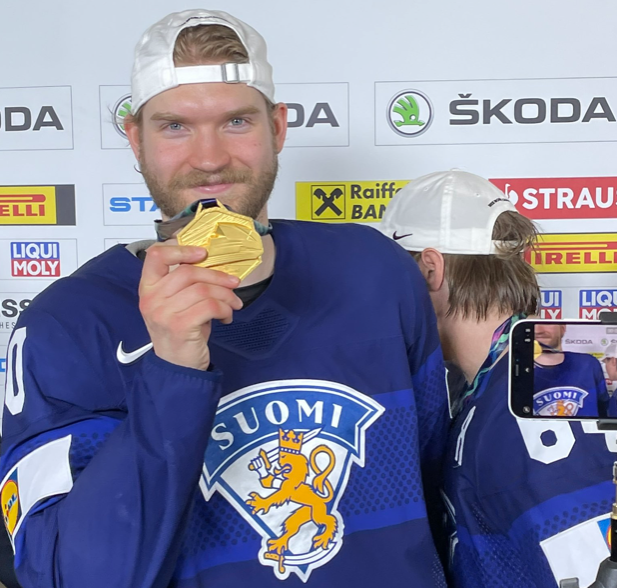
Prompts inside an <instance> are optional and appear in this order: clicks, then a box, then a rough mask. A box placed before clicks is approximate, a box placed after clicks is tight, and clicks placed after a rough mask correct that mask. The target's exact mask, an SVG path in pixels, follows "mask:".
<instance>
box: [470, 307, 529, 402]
mask: <svg viewBox="0 0 617 588" xmlns="http://www.w3.org/2000/svg"><path fill="white" fill-rule="evenodd" d="M524 318H527V315H525V314H523V313H520V314H515V315H514V316H511V317H510V318H509V319H506V320H505V321H504V322H503V323H502V324H501V325H499V326H498V327H497V329H495V332H494V333H493V338H492V340H491V347H490V349H489V351H488V355H487V356H486V359H485V360H484V363H483V364H482V365H481V366H480V369H479V370H478V373H477V374H476V377H475V378H474V379H473V382H472V383H471V384H467V386H465V388H464V390H463V393H462V394H461V400H462V402H463V403H465V402H469V400H471V399H472V398H473V397H474V396H475V395H476V392H477V391H478V388H479V387H480V384H481V383H482V380H483V379H484V376H485V375H486V374H487V373H488V372H489V371H491V368H492V367H493V366H494V365H495V363H496V362H497V360H498V359H499V358H500V357H501V354H502V353H503V351H504V349H506V347H507V346H508V342H509V339H510V331H511V330H512V327H513V326H514V325H515V324H516V323H517V322H518V321H520V320H521V319H524Z"/></svg>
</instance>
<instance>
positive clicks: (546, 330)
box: [535, 323, 566, 349]
mask: <svg viewBox="0 0 617 588" xmlns="http://www.w3.org/2000/svg"><path fill="white" fill-rule="evenodd" d="M565 333H566V328H565V326H562V325H550V324H548V325H547V324H544V323H537V324H536V326H535V337H536V340H537V341H539V342H540V343H542V344H544V345H548V346H549V347H552V348H553V349H561V340H562V338H563V336H564V335H565Z"/></svg>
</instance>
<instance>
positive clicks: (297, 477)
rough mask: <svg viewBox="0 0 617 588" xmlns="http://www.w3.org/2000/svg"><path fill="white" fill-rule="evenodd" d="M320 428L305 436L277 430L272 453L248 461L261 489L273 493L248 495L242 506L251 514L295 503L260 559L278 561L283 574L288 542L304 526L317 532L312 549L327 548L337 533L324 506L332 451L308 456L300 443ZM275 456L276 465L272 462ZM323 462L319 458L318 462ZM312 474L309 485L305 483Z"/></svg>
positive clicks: (329, 488)
mask: <svg viewBox="0 0 617 588" xmlns="http://www.w3.org/2000/svg"><path fill="white" fill-rule="evenodd" d="M320 431H321V430H320V429H317V430H314V431H309V432H308V433H306V434H305V433H304V432H298V431H294V430H289V431H283V430H282V429H279V444H278V448H277V449H275V450H274V451H271V452H268V453H266V452H265V451H264V450H263V449H261V450H260V451H259V457H257V458H255V459H253V460H251V463H250V464H249V466H248V467H249V469H250V470H252V471H256V472H257V473H258V474H259V482H260V483H261V485H262V487H263V488H273V489H275V491H274V492H272V493H271V494H269V495H267V496H260V495H259V494H258V493H257V492H251V493H250V494H249V499H248V500H247V501H246V504H247V505H248V506H249V507H251V508H252V514H253V515H256V514H258V513H259V512H260V511H263V513H264V514H266V513H267V512H268V511H269V510H270V509H271V508H272V507H279V506H282V505H283V504H287V503H289V502H294V503H296V504H299V505H300V506H299V508H297V509H296V510H294V511H293V512H292V513H291V514H290V515H289V516H288V517H287V519H285V521H284V522H283V524H282V525H281V526H282V534H281V535H280V537H277V538H275V539H269V540H268V543H267V545H268V551H267V553H266V554H265V556H264V557H266V558H267V559H271V560H276V561H278V566H279V571H280V572H281V573H284V571H285V567H284V557H285V552H286V551H287V549H288V545H289V540H290V539H291V538H292V537H293V536H294V535H296V534H297V533H298V532H299V531H300V528H301V527H302V526H303V525H305V524H306V523H309V522H311V521H312V522H313V523H314V524H315V525H316V526H317V528H318V531H317V532H316V533H315V535H314V536H313V539H312V545H313V549H328V546H329V545H330V544H331V543H332V541H333V540H334V537H335V535H336V532H337V526H338V523H337V520H336V518H335V517H334V516H333V515H332V514H330V513H329V508H328V504H329V503H330V501H331V500H332V498H333V497H334V491H333V489H332V484H331V483H330V480H328V476H329V475H330V473H331V472H332V470H333V469H334V466H335V465H336V459H335V456H334V452H333V451H332V449H330V448H329V447H328V446H326V445H318V446H317V447H315V448H314V449H313V450H312V451H311V453H310V456H309V457H306V456H305V455H303V454H302V444H303V443H304V442H306V441H308V440H310V439H312V438H314V437H316V436H317V435H318V434H319V433H320ZM276 454H278V465H276V463H273V461H275V459H276ZM320 455H325V456H327V460H328V461H327V464H326V465H325V467H321V466H320V464H319V463H318V458H319V456H320ZM319 461H321V462H322V463H323V458H320V460H319ZM310 475H313V479H312V482H310V483H309V482H308V481H307V480H308V478H309V476H310Z"/></svg>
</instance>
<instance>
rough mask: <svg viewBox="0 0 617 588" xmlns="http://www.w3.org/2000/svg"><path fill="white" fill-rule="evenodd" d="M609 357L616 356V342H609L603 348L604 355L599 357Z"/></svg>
mask: <svg viewBox="0 0 617 588" xmlns="http://www.w3.org/2000/svg"><path fill="white" fill-rule="evenodd" d="M611 357H617V343H611V344H610V345H609V346H608V347H607V348H606V349H605V350H604V355H603V356H602V357H601V358H600V359H609V358H611Z"/></svg>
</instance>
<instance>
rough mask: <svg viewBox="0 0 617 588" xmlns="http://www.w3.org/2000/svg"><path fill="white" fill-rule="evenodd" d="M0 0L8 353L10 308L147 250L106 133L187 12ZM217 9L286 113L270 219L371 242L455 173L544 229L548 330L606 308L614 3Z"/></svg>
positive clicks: (278, 4)
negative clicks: (404, 195)
mask: <svg viewBox="0 0 617 588" xmlns="http://www.w3.org/2000/svg"><path fill="white" fill-rule="evenodd" d="M5 4H7V5H6V6H5V7H4V9H5V11H6V12H7V14H9V13H10V14H11V26H10V27H4V29H3V34H2V35H1V36H0V52H1V54H2V55H5V56H7V55H8V56H10V58H7V59H5V60H3V63H2V76H1V79H0V151H1V152H2V166H1V173H0V225H1V227H0V230H1V231H2V234H1V235H0V313H1V317H0V355H2V354H3V352H4V350H5V346H6V343H7V341H8V336H9V334H10V330H11V328H12V327H13V325H14V322H15V320H16V318H17V317H18V315H19V313H20V312H21V310H23V309H24V308H25V307H26V306H27V305H28V304H29V302H30V300H31V299H32V298H33V297H34V296H35V295H36V294H37V293H38V292H39V291H41V290H42V289H43V288H45V287H46V286H47V285H49V284H50V283H51V282H52V281H53V280H54V279H56V278H58V277H61V276H65V275H67V274H69V273H70V272H72V271H74V270H75V268H76V267H78V266H79V265H80V264H83V263H84V262H86V261H87V260H88V259H90V258H92V257H93V256H94V255H96V254H98V253H100V252H101V251H103V250H104V249H106V248H108V247H112V246H114V245H115V244H117V243H122V242H129V241H132V240H136V239H140V238H148V237H152V234H153V231H152V228H151V227H152V221H153V220H154V219H156V218H157V217H158V210H157V208H156V206H155V205H154V203H153V201H152V199H151V198H150V196H149V194H148V191H147V189H146V187H145V185H144V184H143V183H142V181H141V176H140V175H139V173H138V172H137V171H136V170H135V169H134V163H135V162H134V159H133V155H132V152H131V151H130V149H129V148H128V143H127V141H126V137H125V134H124V129H123V128H122V126H121V125H118V124H115V123H114V119H115V117H116V116H122V115H123V114H125V113H126V112H128V111H130V109H131V95H130V86H129V85H128V84H129V82H130V68H131V62H132V51H133V47H134V45H135V43H136V41H137V39H138V37H139V35H140V34H141V33H142V32H143V30H145V28H146V27H147V26H149V25H150V24H151V23H153V22H154V21H155V20H158V19H159V18H161V17H162V16H163V15H165V14H167V13H168V12H171V11H174V10H181V9H185V8H190V7H192V5H188V4H186V3H185V2H181V1H178V0H165V1H163V0H151V1H150V2H148V3H147V4H143V3H142V4H140V5H137V4H135V3H128V4H127V3H126V2H120V1H119V0H109V1H108V2H107V3H106V4H105V6H98V7H97V6H96V5H89V4H88V5H84V4H83V3H82V2H78V1H77V0H58V1H57V2H53V3H49V2H46V1H44V0H31V1H30V2H26V3H24V2H18V0H8V2H5ZM212 7H213V8H219V9H224V10H227V11H229V12H231V13H233V14H235V15H237V16H239V17H240V18H243V19H245V20H246V21H247V22H249V23H251V24H252V25H254V26H255V27H256V28H257V29H259V30H260V31H261V32H262V33H263V34H264V36H265V37H266V39H267V41H268V45H269V54H270V58H271V62H272V64H273V66H274V72H275V81H276V82H277V98H278V100H280V101H284V102H286V103H287V104H288V106H289V127H290V128H289V134H288V138H287V143H286V148H285V149H284V151H283V153H282V155H281V169H280V174H279V179H278V182H277V185H276V188H275V192H274V194H273V197H272V201H271V208H270V212H271V216H272V217H283V218H298V219H303V220H308V221H322V222H327V223H339V222H361V223H367V224H371V225H372V226H376V223H378V222H379V220H380V218H381V216H382V214H383V211H384V208H385V206H386V205H387V203H388V202H389V201H390V199H391V198H392V196H393V195H394V194H395V193H396V192H397V191H398V190H400V189H401V188H402V187H403V186H404V185H405V184H406V183H407V182H409V181H412V180H413V179H414V178H416V177H418V176H420V175H423V174H426V173H429V172H433V171H437V170H444V169H450V168H460V169H464V170H467V171H470V172H474V173H477V174H480V175H482V176H484V177H486V178H489V179H490V180H491V181H492V182H494V183H495V185H497V186H498V187H499V188H501V189H502V190H503V191H504V192H505V193H506V194H507V195H508V197H509V198H510V199H511V200H512V202H514V204H515V205H516V207H517V208H518V210H519V211H520V212H521V213H523V214H525V215H526V216H528V217H530V218H532V219H534V220H535V221H536V222H537V223H538V224H539V226H540V227H541V230H542V232H543V233H544V236H543V241H542V243H541V246H540V247H539V248H538V250H537V251H535V252H533V253H531V254H530V255H529V256H528V261H529V263H531V264H532V265H533V266H534V267H535V268H536V269H537V271H538V272H540V274H541V276H540V277H541V282H542V286H543V310H542V314H543V316H546V317H553V318H568V317H572V318H595V317H596V316H597V314H598V312H599V311H601V310H604V309H607V310H617V279H616V277H615V273H614V272H615V270H617V234H616V233H615V231H616V227H617V223H616V219H617V194H616V190H617V168H616V165H617V163H616V162H617V122H616V117H617V68H616V66H615V61H614V55H616V54H617V36H616V35H615V34H614V23H615V22H616V21H617V4H615V3H613V2H609V1H608V0H590V2H587V3H585V4H584V5H581V3H580V2H577V1H575V0H562V2H559V3H556V2H545V3H538V2H535V1H534V0H518V1H517V2H514V1H513V0H506V2H501V3H498V4H495V3H494V2H491V1H490V0H476V1H475V2H471V3H466V4H465V5H464V6H463V5H462V4H461V3H460V2H455V0H440V1H437V2H420V3H419V2H416V3H408V2H407V3H406V2H402V1H401V0H385V1H384V2H381V3H380V4H379V6H378V7H377V6H376V5H375V4H374V3H372V2H371V3H369V2H366V1H363V0H360V1H359V2H356V4H354V9H353V10H350V9H349V7H348V5H347V3H344V2H331V1H326V0H314V1H313V2H311V3H309V4H301V5H300V4H295V3H289V2H286V1H283V0H265V1H264V2H260V3H255V2H249V1H248V0H229V1H228V2H226V3H224V5H221V4H220V3H219V4H217V5H213V6H212ZM16 47H19V50H18V51H16V50H15V48H16ZM604 339H607V340H608V339H610V337H606V338H603V340H604ZM601 348H602V342H599V343H598V345H596V346H595V347H594V351H595V352H597V353H600V352H601V351H602V349H601ZM1 367H2V373H0V379H1V378H2V377H3V369H4V364H3V363H2V365H1Z"/></svg>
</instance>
